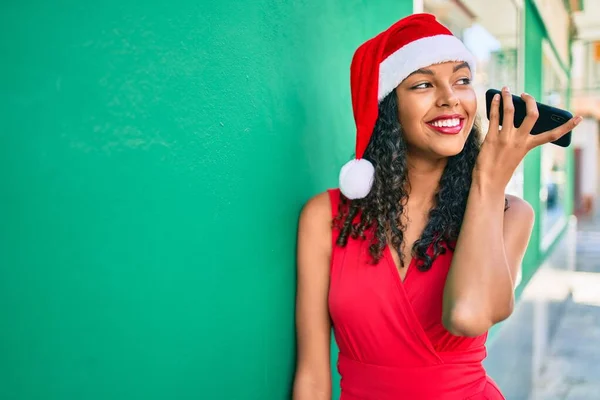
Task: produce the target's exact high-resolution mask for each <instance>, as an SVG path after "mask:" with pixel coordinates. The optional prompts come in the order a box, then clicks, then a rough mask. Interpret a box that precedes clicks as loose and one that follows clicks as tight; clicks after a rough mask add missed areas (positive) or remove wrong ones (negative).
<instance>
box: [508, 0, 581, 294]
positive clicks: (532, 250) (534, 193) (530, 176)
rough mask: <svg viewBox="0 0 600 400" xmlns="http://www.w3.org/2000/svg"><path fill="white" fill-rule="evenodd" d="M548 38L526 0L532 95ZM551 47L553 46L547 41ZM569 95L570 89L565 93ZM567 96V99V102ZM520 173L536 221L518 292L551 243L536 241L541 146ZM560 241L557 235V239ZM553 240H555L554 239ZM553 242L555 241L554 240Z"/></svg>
mask: <svg viewBox="0 0 600 400" xmlns="http://www.w3.org/2000/svg"><path fill="white" fill-rule="evenodd" d="M544 39H546V40H550V39H549V37H548V34H547V31H546V27H545V26H544V23H543V21H542V19H541V18H540V15H539V12H538V10H537V8H536V6H535V5H534V4H533V3H532V2H531V1H530V0H528V1H526V2H525V91H526V92H528V93H530V94H531V95H533V96H534V97H536V98H541V97H542V78H543V77H542V41H543V40H544ZM551 47H552V48H553V49H554V47H553V46H552V44H551ZM569 96H570V90H569V91H568V96H567V97H569ZM568 103H569V98H567V104H568ZM524 167H525V174H524V190H523V195H524V198H525V199H526V200H527V201H528V202H529V203H530V204H531V205H532V206H533V208H534V210H535V211H536V215H537V217H536V223H535V226H534V229H533V232H532V235H531V240H530V244H529V247H528V249H527V252H526V254H525V258H524V260H523V283H522V284H521V285H520V286H519V288H518V290H517V295H520V293H521V292H522V290H523V288H524V287H525V284H526V283H527V282H528V281H529V279H530V278H531V276H532V275H533V274H534V273H535V271H536V269H537V268H538V267H539V266H540V264H541V263H542V261H543V260H544V259H545V257H547V256H548V254H550V253H551V251H552V249H553V248H554V245H551V246H550V247H549V248H548V249H547V251H545V252H542V251H541V249H540V243H541V240H542V238H543V232H542V231H541V224H540V221H541V216H542V203H541V200H540V189H541V179H540V177H541V149H540V148H536V149H534V150H532V151H531V152H529V154H528V155H527V156H526V158H525V164H524ZM567 174H568V176H570V177H573V175H574V167H573V154H572V149H571V148H569V149H568V151H567ZM566 193H567V197H566V201H565V203H566V204H565V212H566V214H567V215H569V214H571V213H572V208H573V181H572V179H570V180H568V182H567V185H566ZM558 240H560V237H559V238H558ZM558 240H557V241H558ZM555 243H556V242H555Z"/></svg>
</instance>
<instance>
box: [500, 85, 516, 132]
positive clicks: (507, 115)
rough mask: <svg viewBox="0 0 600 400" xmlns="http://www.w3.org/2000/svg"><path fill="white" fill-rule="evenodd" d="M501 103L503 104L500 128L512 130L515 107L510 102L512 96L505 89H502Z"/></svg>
mask: <svg viewBox="0 0 600 400" xmlns="http://www.w3.org/2000/svg"><path fill="white" fill-rule="evenodd" d="M502 103H504V116H503V120H502V128H504V127H506V128H509V129H510V128H512V127H513V126H514V120H515V105H514V104H513V101H512V95H511V94H510V90H509V89H508V88H507V87H504V88H503V89H502Z"/></svg>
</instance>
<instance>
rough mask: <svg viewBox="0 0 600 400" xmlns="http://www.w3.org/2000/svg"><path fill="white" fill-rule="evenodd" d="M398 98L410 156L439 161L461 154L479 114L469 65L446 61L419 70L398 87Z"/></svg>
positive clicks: (399, 112)
mask: <svg viewBox="0 0 600 400" xmlns="http://www.w3.org/2000/svg"><path fill="white" fill-rule="evenodd" d="M396 96H397V99H398V118H399V120H400V125H401V126H402V130H403V133H404V138H405V140H406V142H407V144H408V150H409V152H410V153H412V154H421V155H424V156H427V157H431V156H434V157H436V158H439V157H450V156H453V155H456V154H458V153H460V152H461V151H462V149H463V147H464V145H465V141H466V140H467V137H468V136H469V133H470V132H471V128H472V127H473V122H474V121H475V115H476V112H477V99H476V97H475V92H474V90H473V87H472V86H471V70H470V69H469V66H468V65H467V64H466V63H462V62H447V63H442V64H436V65H431V66H429V67H427V68H423V69H419V70H417V71H415V72H414V73H412V74H411V75H410V76H409V77H408V78H406V79H405V80H404V81H403V82H402V83H401V84H400V85H399V86H398V88H397V89H396Z"/></svg>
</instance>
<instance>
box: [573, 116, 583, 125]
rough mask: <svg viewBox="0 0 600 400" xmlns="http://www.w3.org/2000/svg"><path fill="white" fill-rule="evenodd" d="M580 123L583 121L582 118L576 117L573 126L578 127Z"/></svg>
mask: <svg viewBox="0 0 600 400" xmlns="http://www.w3.org/2000/svg"><path fill="white" fill-rule="evenodd" d="M581 121H583V118H581V117H577V118H575V126H577V125H579V123H580V122H581Z"/></svg>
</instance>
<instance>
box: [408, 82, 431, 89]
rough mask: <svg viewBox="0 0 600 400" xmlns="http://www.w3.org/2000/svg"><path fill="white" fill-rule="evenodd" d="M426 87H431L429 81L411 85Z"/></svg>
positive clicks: (418, 87)
mask: <svg viewBox="0 0 600 400" xmlns="http://www.w3.org/2000/svg"><path fill="white" fill-rule="evenodd" d="M428 87H431V83H429V82H423V83H419V84H418V85H415V86H413V87H412V89H427V88H428Z"/></svg>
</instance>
